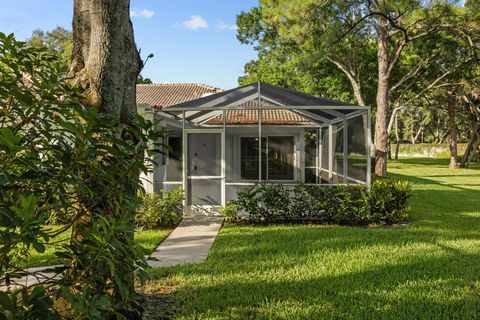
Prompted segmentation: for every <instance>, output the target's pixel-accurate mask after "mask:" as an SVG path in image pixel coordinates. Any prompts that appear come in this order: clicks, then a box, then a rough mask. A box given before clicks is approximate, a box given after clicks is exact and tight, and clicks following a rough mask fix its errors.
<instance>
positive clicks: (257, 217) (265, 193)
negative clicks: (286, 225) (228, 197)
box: [235, 183, 290, 222]
mask: <svg viewBox="0 0 480 320" xmlns="http://www.w3.org/2000/svg"><path fill="white" fill-rule="evenodd" d="M235 203H236V204H238V206H239V207H240V208H242V209H245V210H246V211H247V212H248V214H249V220H251V221H257V222H260V221H273V220H276V219H280V218H281V217H284V219H285V217H286V216H287V215H288V213H289V210H288V208H289V204H290V197H289V193H288V190H287V189H285V187H284V186H283V185H282V184H266V183H258V184H256V185H254V186H251V187H247V188H244V189H243V190H240V191H239V192H238V200H237V201H236V202H235Z"/></svg>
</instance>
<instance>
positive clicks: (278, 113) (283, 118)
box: [205, 109, 311, 125]
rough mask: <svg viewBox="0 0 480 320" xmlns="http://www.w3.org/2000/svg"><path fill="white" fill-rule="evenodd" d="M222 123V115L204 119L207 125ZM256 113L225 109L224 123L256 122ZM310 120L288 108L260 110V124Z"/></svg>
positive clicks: (287, 123)
mask: <svg viewBox="0 0 480 320" xmlns="http://www.w3.org/2000/svg"><path fill="white" fill-rule="evenodd" d="M222 123H223V116H222V115H218V116H216V117H213V118H211V119H210V120H208V121H206V122H205V124H208V125H221V124H222ZM257 123H258V113H257V110H230V111H227V121H226V124H257ZM308 123H311V121H310V120H309V119H308V118H306V117H303V116H301V115H299V114H297V113H295V112H292V111H290V110H278V109H276V110H275V109H274V110H262V124H266V125H268V124H275V125H299V124H308Z"/></svg>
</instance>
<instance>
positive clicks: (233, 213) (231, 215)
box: [220, 201, 239, 222]
mask: <svg viewBox="0 0 480 320" xmlns="http://www.w3.org/2000/svg"><path fill="white" fill-rule="evenodd" d="M238 210H239V208H238V205H237V204H236V203H235V202H234V201H228V202H227V204H226V205H225V207H222V208H220V213H221V214H223V216H224V217H225V221H226V222H237V221H238Z"/></svg>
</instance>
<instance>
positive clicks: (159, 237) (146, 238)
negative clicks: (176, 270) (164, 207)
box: [24, 226, 171, 267]
mask: <svg viewBox="0 0 480 320" xmlns="http://www.w3.org/2000/svg"><path fill="white" fill-rule="evenodd" d="M52 228H55V229H58V228H60V227H59V226H54V227H52ZM170 231H171V230H167V229H165V230H142V231H136V232H135V241H136V242H137V243H138V244H139V245H140V246H141V247H142V248H143V250H144V251H145V254H150V253H151V252H152V251H153V250H154V249H155V248H156V247H157V246H158V244H160V242H162V241H163V239H165V238H166V237H167V236H168V234H169V233H170ZM69 239H70V232H64V233H62V234H60V235H58V236H57V237H55V238H54V239H51V241H50V242H51V243H56V245H61V244H62V243H68V241H69ZM54 253H55V246H54V245H49V246H46V250H45V252H44V253H38V252H36V251H34V250H32V251H31V256H30V257H29V258H28V260H27V261H26V262H25V265H24V267H27V266H28V267H38V266H44V265H51V264H56V263H58V260H56V258H55V255H54Z"/></svg>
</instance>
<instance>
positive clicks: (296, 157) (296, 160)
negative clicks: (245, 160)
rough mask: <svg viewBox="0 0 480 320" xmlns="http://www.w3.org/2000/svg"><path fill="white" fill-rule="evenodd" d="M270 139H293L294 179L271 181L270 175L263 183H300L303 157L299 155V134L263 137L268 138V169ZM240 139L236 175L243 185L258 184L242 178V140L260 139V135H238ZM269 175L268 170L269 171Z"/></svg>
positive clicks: (255, 180) (254, 180) (256, 180)
mask: <svg viewBox="0 0 480 320" xmlns="http://www.w3.org/2000/svg"><path fill="white" fill-rule="evenodd" d="M268 137H288V138H293V168H292V169H293V179H292V180H270V179H268V174H267V176H266V179H262V181H266V182H272V183H296V182H298V181H299V176H298V168H300V158H301V156H299V155H298V151H299V142H298V139H299V136H298V134H291V133H287V134H285V133H272V134H268V135H264V136H262V138H266V140H267V145H266V149H265V151H266V152H265V154H266V155H267V162H266V166H267V168H268ZM237 138H238V140H237V141H238V143H237V159H238V166H237V168H236V170H235V171H236V174H237V177H238V181H240V182H243V183H256V182H258V178H257V179H253V180H252V179H244V178H243V177H242V138H258V135H256V134H239V135H237ZM267 173H268V169H267Z"/></svg>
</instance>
